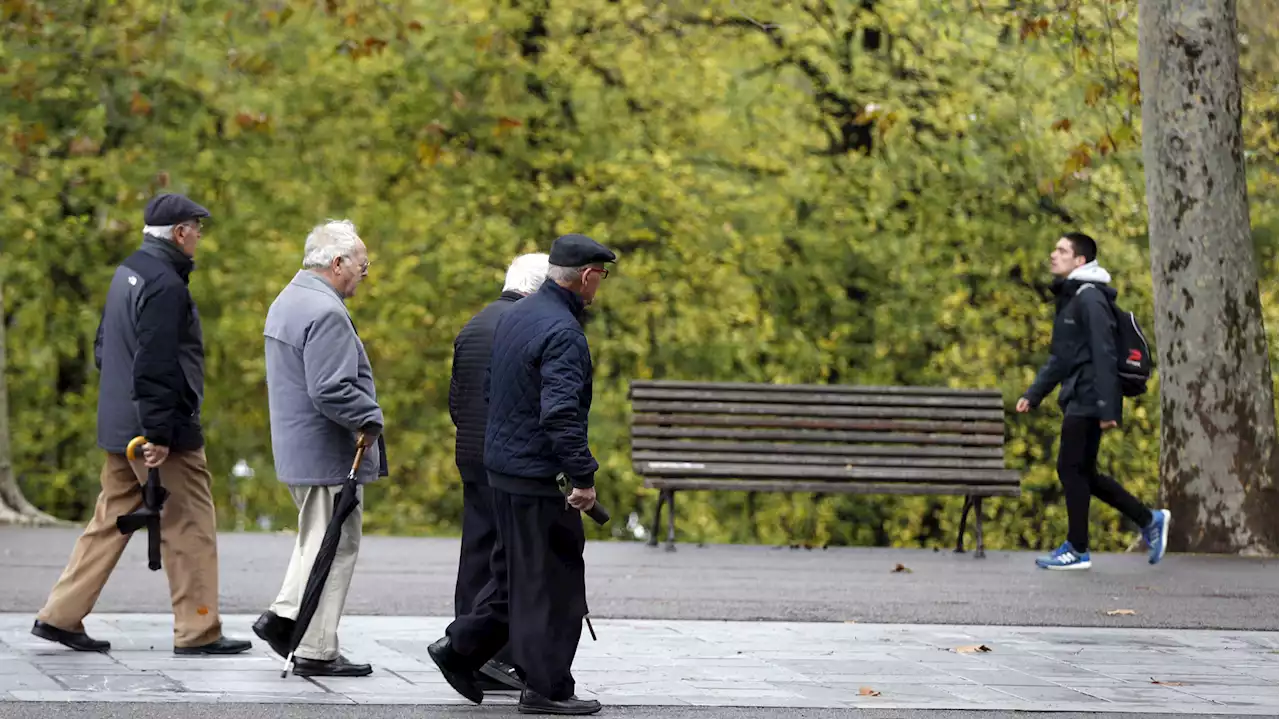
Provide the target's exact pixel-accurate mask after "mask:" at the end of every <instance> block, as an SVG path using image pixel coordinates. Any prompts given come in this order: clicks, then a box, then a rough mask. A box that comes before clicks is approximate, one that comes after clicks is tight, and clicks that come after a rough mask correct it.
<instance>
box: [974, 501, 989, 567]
mask: <svg viewBox="0 0 1280 719" xmlns="http://www.w3.org/2000/svg"><path fill="white" fill-rule="evenodd" d="M973 514H974V518H975V519H976V520H977V523H976V524H975V525H974V527H973V528H974V530H975V531H976V533H977V541H978V548H977V549H976V550H974V552H973V558H974V559H982V558H983V557H986V556H987V545H985V544H983V543H982V497H974V499H973Z"/></svg>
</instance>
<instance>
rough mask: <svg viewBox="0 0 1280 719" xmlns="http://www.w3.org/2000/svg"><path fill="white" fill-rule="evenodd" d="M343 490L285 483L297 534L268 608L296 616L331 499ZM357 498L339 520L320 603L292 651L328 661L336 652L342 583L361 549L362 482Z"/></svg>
mask: <svg viewBox="0 0 1280 719" xmlns="http://www.w3.org/2000/svg"><path fill="white" fill-rule="evenodd" d="M340 491H342V486H341V485H333V486H327V487H290V488H289V492H290V493H291V494H292V495H293V501H294V503H295V504H297V505H298V540H297V542H296V543H295V544H294V547H293V557H292V558H291V559H290V560H289V569H288V571H286V572H285V575H284V584H283V585H281V587H280V594H279V595H277V596H276V601H275V602H274V603H273V604H272V605H271V611H273V612H275V613H276V615H277V616H280V617H284V618H287V619H297V618H298V607H299V605H300V604H301V603H302V593H303V591H304V590H306V588H307V578H308V577H309V576H311V567H312V565H313V564H315V560H316V554H318V553H319V552H320V544H321V543H322V542H323V541H324V532H325V529H326V528H327V527H328V526H329V519H330V518H331V517H332V516H333V503H334V501H335V500H336V499H337V498H338V492H340ZM356 498H357V499H359V500H360V504H358V505H356V508H355V511H353V512H352V513H351V516H349V517H347V519H346V521H345V522H344V523H343V525H342V538H341V540H339V542H338V551H337V554H336V555H335V556H334V559H333V566H332V568H331V569H330V570H329V579H328V580H327V581H326V582H325V584H324V591H323V592H322V593H321V595H320V604H319V605H317V606H316V613H315V615H314V616H313V617H312V618H311V624H310V625H308V627H307V632H306V634H304V635H303V636H302V642H301V643H299V644H298V649H297V650H296V651H295V652H294V656H297V657H302V658H304V659H319V660H323V661H328V660H332V659H337V658H338V653H339V652H338V621H339V620H340V619H342V609H343V607H344V606H345V605H346V603H347V589H348V588H349V587H350V586H351V575H352V574H354V573H355V569H356V556H357V555H358V554H359V552H360V533H361V528H362V526H363V517H364V513H363V511H362V510H363V507H364V487H360V489H359V491H358V492H357V493H356Z"/></svg>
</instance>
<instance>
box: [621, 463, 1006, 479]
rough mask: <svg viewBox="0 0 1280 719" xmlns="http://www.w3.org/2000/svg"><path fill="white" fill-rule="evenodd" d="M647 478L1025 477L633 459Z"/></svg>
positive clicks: (987, 471) (971, 471) (957, 471)
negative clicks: (641, 460) (638, 460)
mask: <svg viewBox="0 0 1280 719" xmlns="http://www.w3.org/2000/svg"><path fill="white" fill-rule="evenodd" d="M632 466H633V467H634V468H635V470H636V472H637V473H638V474H641V475H643V476H645V477H663V476H665V477H681V478H688V479H693V478H703V477H726V478H731V479H749V478H761V479H793V478H794V479H830V480H838V479H842V480H879V481H888V482H894V481H910V480H916V481H921V482H938V483H949V482H956V483H965V484H1010V483H1013V484H1016V483H1018V482H1019V481H1021V476H1020V475H1019V474H1018V472H1017V471H1015V470H1009V469H943V468H933V467H919V468H917V467H843V466H841V467H821V466H819V467H814V466H804V465H794V464H740V463H736V462H677V461H660V462H654V461H644V462H632Z"/></svg>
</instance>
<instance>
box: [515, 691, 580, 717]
mask: <svg viewBox="0 0 1280 719" xmlns="http://www.w3.org/2000/svg"><path fill="white" fill-rule="evenodd" d="M516 711H518V712H520V713H521V714H562V715H572V716H581V715H584V714H595V713H596V712H598V711H600V702H598V701H596V700H595V699H579V698H578V697H577V696H571V697H569V698H568V699H548V698H546V697H544V696H542V695H541V694H539V693H537V692H535V691H533V690H532V689H525V690H524V691H523V692H522V693H521V694H520V705H519V706H518V707H516Z"/></svg>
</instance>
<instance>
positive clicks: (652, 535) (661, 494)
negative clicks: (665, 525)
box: [645, 489, 667, 547]
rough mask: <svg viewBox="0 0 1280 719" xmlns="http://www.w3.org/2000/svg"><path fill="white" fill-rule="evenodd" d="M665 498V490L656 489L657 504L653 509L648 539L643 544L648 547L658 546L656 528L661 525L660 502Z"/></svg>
mask: <svg viewBox="0 0 1280 719" xmlns="http://www.w3.org/2000/svg"><path fill="white" fill-rule="evenodd" d="M666 500H667V490H665V489H660V490H658V506H657V507H654V509H653V527H652V528H651V529H650V531H649V541H648V542H645V544H647V545H649V546H650V547H656V546H658V528H659V527H661V526H662V503H663V502H665V501H666Z"/></svg>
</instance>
